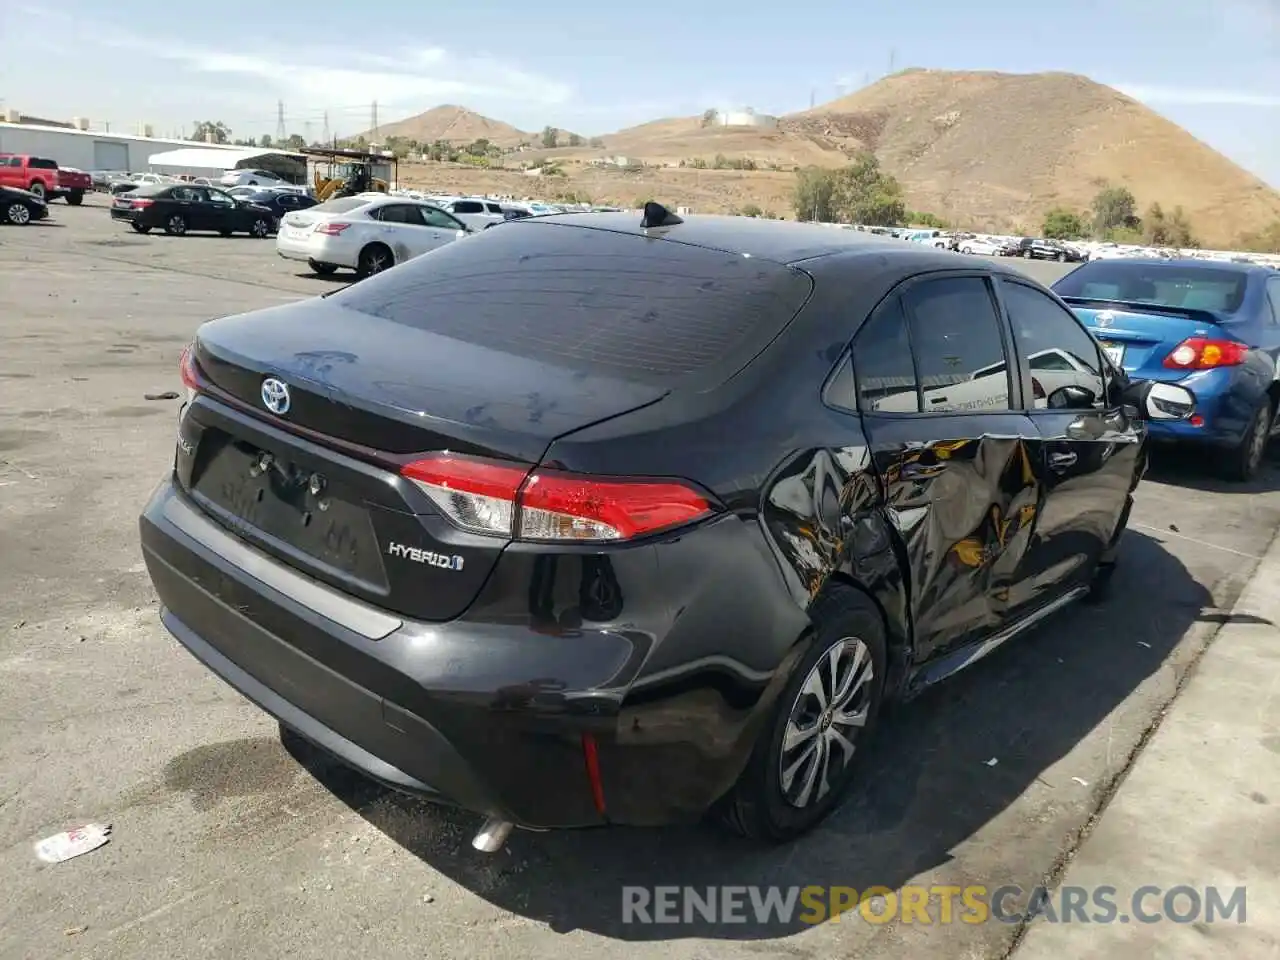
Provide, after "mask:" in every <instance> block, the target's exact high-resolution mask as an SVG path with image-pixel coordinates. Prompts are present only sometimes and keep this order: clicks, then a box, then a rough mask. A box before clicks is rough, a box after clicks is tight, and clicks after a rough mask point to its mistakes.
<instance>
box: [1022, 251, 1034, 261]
mask: <svg viewBox="0 0 1280 960" xmlns="http://www.w3.org/2000/svg"><path fill="white" fill-rule="evenodd" d="M1022 255H1023V257H1025V258H1026V259H1028V260H1030V259H1031V258H1032V257H1033V256H1035V254H1033V253H1032V252H1031V251H1030V250H1029V249H1027V250H1023V251H1022Z"/></svg>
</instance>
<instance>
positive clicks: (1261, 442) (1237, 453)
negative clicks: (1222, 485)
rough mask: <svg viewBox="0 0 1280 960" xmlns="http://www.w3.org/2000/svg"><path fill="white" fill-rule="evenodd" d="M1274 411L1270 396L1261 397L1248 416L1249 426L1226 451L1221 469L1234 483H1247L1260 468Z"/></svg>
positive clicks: (1255, 475)
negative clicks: (1233, 445)
mask: <svg viewBox="0 0 1280 960" xmlns="http://www.w3.org/2000/svg"><path fill="white" fill-rule="evenodd" d="M1274 416H1275V411H1274V409H1273V405H1272V403H1271V398H1270V397H1269V396H1268V397H1263V398H1262V399H1261V400H1259V401H1258V405H1257V406H1256V407H1254V410H1253V416H1252V417H1250V418H1249V426H1247V427H1246V428H1245V431H1244V437H1243V438H1242V439H1241V441H1240V443H1239V444H1237V445H1236V446H1235V447H1233V448H1232V449H1231V450H1230V451H1228V453H1227V458H1226V459H1225V460H1224V461H1223V462H1222V464H1223V471H1224V474H1225V476H1226V478H1227V479H1228V480H1232V481H1234V482H1236V483H1248V482H1249V481H1250V480H1253V479H1255V478H1256V477H1257V476H1258V473H1259V472H1260V471H1261V470H1262V461H1263V459H1264V458H1265V457H1266V454H1267V441H1268V440H1269V439H1270V437H1271V421H1272V419H1273V417H1274Z"/></svg>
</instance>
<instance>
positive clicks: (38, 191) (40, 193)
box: [27, 180, 48, 200]
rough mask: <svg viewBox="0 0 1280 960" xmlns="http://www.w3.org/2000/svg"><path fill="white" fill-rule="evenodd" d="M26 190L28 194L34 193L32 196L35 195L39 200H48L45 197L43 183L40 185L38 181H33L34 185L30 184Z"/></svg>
mask: <svg viewBox="0 0 1280 960" xmlns="http://www.w3.org/2000/svg"><path fill="white" fill-rule="evenodd" d="M27 190H28V192H30V193H34V194H35V195H36V196H37V197H39V198H40V199H41V200H46V199H48V198H47V197H46V196H45V189H44V184H43V183H41V182H40V181H39V180H37V181H35V182H34V183H32V184H31V186H29V187H27Z"/></svg>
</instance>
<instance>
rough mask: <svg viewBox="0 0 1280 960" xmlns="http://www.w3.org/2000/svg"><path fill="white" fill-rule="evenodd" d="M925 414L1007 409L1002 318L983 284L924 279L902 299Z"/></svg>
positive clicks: (977, 280) (964, 279) (970, 279)
mask: <svg viewBox="0 0 1280 960" xmlns="http://www.w3.org/2000/svg"><path fill="white" fill-rule="evenodd" d="M903 304H904V306H905V308H906V311H907V318H908V323H909V324H910V327H911V343H912V345H913V347H914V348H915V357H916V371H917V376H918V377H919V378H920V387H921V394H922V398H923V401H924V403H923V409H924V412H925V413H960V412H987V411H992V410H1008V409H1009V372H1008V369H1007V365H1006V360H1005V355H1004V341H1003V338H1002V337H1001V335H1000V318H999V316H998V315H997V313H996V308H995V303H994V302H993V301H992V299H991V292H990V289H989V288H988V286H987V283H986V281H985V280H983V279H982V278H980V277H948V278H943V279H938V280H926V281H924V282H923V283H918V284H916V285H915V286H913V287H911V289H909V290H908V291H907V292H906V293H905V294H904V295H903Z"/></svg>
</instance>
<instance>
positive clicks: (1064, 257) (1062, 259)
mask: <svg viewBox="0 0 1280 960" xmlns="http://www.w3.org/2000/svg"><path fill="white" fill-rule="evenodd" d="M1055 259H1056V260H1057V261H1058V262H1059V263H1066V262H1067V255H1066V254H1065V253H1060V254H1058V256H1057V257H1056V258H1055Z"/></svg>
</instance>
